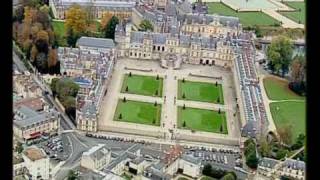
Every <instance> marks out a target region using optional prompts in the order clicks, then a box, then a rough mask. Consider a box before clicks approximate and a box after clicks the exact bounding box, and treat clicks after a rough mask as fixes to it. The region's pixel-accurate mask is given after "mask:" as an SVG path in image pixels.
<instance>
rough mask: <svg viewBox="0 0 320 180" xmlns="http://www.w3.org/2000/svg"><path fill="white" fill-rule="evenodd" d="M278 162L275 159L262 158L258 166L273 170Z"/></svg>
mask: <svg viewBox="0 0 320 180" xmlns="http://www.w3.org/2000/svg"><path fill="white" fill-rule="evenodd" d="M279 162H280V161H278V160H276V159H272V158H267V157H264V158H262V159H261V161H260V162H259V166H262V167H267V168H273V167H274V166H275V165H276V164H277V163H279Z"/></svg>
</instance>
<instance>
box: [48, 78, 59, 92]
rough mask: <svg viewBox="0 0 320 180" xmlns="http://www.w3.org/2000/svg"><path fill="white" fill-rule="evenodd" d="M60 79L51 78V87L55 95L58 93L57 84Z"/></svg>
mask: <svg viewBox="0 0 320 180" xmlns="http://www.w3.org/2000/svg"><path fill="white" fill-rule="evenodd" d="M58 81H59V78H53V79H52V80H51V84H50V88H51V91H52V93H53V96H54V95H55V94H56V84H57V82H58Z"/></svg>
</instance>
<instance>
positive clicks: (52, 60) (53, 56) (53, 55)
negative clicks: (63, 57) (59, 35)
mask: <svg viewBox="0 0 320 180" xmlns="http://www.w3.org/2000/svg"><path fill="white" fill-rule="evenodd" d="M57 61H58V57H57V51H56V49H50V50H49V55H48V67H49V68H52V67H54V66H56V65H57Z"/></svg>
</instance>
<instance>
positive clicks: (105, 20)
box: [101, 12, 112, 29]
mask: <svg viewBox="0 0 320 180" xmlns="http://www.w3.org/2000/svg"><path fill="white" fill-rule="evenodd" d="M111 18H112V14H110V13H108V12H105V13H103V15H102V18H101V27H102V29H105V28H106V26H107V24H108V22H109V21H110V20H111Z"/></svg>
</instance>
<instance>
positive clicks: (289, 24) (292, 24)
mask: <svg viewBox="0 0 320 180" xmlns="http://www.w3.org/2000/svg"><path fill="white" fill-rule="evenodd" d="M262 12H263V13H265V14H267V15H269V16H271V17H273V18H275V19H276V20H278V21H280V22H282V27H284V28H304V25H303V24H298V23H296V22H294V21H292V20H291V19H289V18H287V17H285V16H283V15H281V14H279V13H278V12H276V11H275V10H262Z"/></svg>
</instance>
